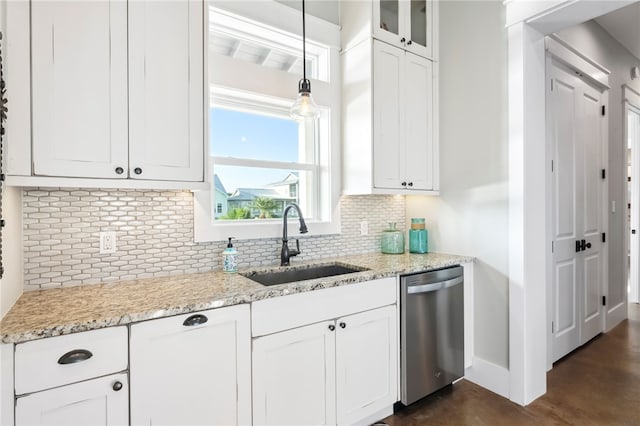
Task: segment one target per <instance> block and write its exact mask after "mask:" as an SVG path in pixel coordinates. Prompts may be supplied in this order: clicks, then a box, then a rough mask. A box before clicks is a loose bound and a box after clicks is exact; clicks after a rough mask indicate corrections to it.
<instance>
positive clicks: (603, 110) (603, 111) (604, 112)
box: [602, 105, 606, 116]
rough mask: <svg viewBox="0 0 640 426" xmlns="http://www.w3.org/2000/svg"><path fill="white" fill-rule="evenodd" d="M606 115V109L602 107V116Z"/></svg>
mask: <svg viewBox="0 0 640 426" xmlns="http://www.w3.org/2000/svg"><path fill="white" fill-rule="evenodd" d="M605 115H606V107H605V106H604V105H602V116H605Z"/></svg>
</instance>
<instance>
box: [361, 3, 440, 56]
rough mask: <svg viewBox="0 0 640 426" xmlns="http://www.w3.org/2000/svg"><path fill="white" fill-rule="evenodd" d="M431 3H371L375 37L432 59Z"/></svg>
mask: <svg viewBox="0 0 640 426" xmlns="http://www.w3.org/2000/svg"><path fill="white" fill-rule="evenodd" d="M432 14H433V1H432V0H373V19H374V23H373V34H374V37H375V38H377V39H379V40H381V41H385V42H387V43H389V44H392V45H394V46H397V47H401V48H403V49H406V50H408V51H410V52H412V53H415V54H416V55H420V56H423V57H426V58H430V59H433V55H434V51H433V47H432V44H433V43H432V40H433V38H432V34H433V28H432V22H433V19H432Z"/></svg>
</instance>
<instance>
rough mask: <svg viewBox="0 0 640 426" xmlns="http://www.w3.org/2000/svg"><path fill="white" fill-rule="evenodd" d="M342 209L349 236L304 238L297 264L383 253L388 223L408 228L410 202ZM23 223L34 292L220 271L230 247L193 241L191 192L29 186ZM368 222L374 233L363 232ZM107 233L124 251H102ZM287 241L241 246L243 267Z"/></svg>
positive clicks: (271, 260)
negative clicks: (382, 238) (407, 205)
mask: <svg viewBox="0 0 640 426" xmlns="http://www.w3.org/2000/svg"><path fill="white" fill-rule="evenodd" d="M341 211H342V233H341V234H340V235H330V236H314V235H313V234H312V233H310V234H307V235H306V236H304V237H301V238H300V244H301V248H302V250H303V254H302V255H300V256H298V257H297V258H294V259H293V263H296V262H301V261H303V260H306V261H309V260H316V259H322V258H326V257H334V256H340V255H341V254H356V253H366V252H375V251H378V250H379V245H380V233H381V232H382V230H383V229H385V228H386V227H387V224H388V222H398V224H399V225H400V227H402V226H403V225H404V214H405V200H404V197H402V196H394V195H362V196H344V197H342V199H341ZM23 220H24V225H23V226H24V230H23V238H24V263H25V265H24V267H25V276H24V278H25V285H24V286H25V287H24V288H25V290H27V291H28V290H37V289H41V288H49V287H61V286H74V285H85V284H96V283H102V282H110V281H117V280H128V279H136V278H146V277H153V276H161V275H171V274H184V273H193V272H205V271H211V270H216V269H220V268H221V255H220V253H221V252H222V250H223V249H224V248H225V246H226V244H225V243H224V242H222V241H216V242H212V243H195V242H193V194H192V193H191V192H190V191H152V190H123V189H117V190H115V189H114V190H103V189H94V190H92V189H69V188H64V189H58V188H53V189H52V188H36V189H25V190H24V193H23ZM363 220H366V221H368V225H369V234H368V235H360V222H361V221H363ZM100 231H115V232H116V236H117V245H116V246H117V251H116V253H114V254H100V244H99V232H100ZM311 232H313V230H311ZM280 243H281V241H280V239H279V238H278V236H274V237H273V238H268V239H257V240H239V241H237V242H236V243H235V244H234V245H235V247H236V248H237V249H238V252H239V266H240V268H247V267H256V266H264V265H277V264H278V262H279V256H280Z"/></svg>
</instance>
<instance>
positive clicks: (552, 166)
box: [551, 160, 553, 173]
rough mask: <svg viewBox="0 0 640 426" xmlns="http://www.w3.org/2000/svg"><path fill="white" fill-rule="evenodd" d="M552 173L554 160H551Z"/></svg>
mask: <svg viewBox="0 0 640 426" xmlns="http://www.w3.org/2000/svg"><path fill="white" fill-rule="evenodd" d="M551 173H553V160H551Z"/></svg>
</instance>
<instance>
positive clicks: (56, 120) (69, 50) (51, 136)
mask: <svg viewBox="0 0 640 426" xmlns="http://www.w3.org/2000/svg"><path fill="white" fill-rule="evenodd" d="M31 61H32V67H31V70H32V76H31V77H32V117H33V118H32V120H33V122H32V127H33V172H34V174H36V175H47V176H75V177H97V178H118V177H123V175H122V174H118V173H117V172H116V169H118V168H119V167H120V168H122V170H123V172H124V171H126V168H127V156H128V154H127V3H126V2H123V1H119V0H113V1H108V0H105V1H90V2H84V1H62V2H60V1H41V0H35V1H32V2H31Z"/></svg>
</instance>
